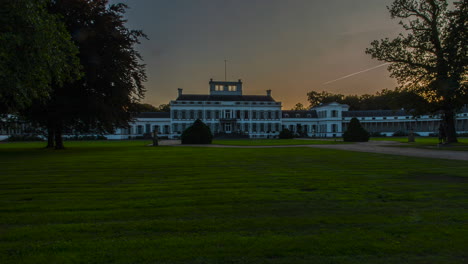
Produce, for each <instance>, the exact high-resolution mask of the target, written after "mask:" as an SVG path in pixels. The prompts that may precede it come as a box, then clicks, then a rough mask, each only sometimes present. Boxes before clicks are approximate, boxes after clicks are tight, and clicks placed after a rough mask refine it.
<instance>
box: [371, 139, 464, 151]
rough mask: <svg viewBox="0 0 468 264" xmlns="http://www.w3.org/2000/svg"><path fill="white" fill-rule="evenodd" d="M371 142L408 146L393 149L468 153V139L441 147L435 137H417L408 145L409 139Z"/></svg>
mask: <svg viewBox="0 0 468 264" xmlns="http://www.w3.org/2000/svg"><path fill="white" fill-rule="evenodd" d="M370 140H371V141H396V142H401V143H406V145H399V146H392V147H412V148H422V149H435V150H455V151H468V138H458V143H451V144H449V145H442V146H439V145H438V144H439V139H438V138H435V137H416V138H415V142H414V143H408V137H380V138H371V139H370Z"/></svg>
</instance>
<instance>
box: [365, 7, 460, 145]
mask: <svg viewBox="0 0 468 264" xmlns="http://www.w3.org/2000/svg"><path fill="white" fill-rule="evenodd" d="M388 9H389V11H390V15H391V18H392V19H395V18H398V19H401V21H400V24H401V25H402V27H403V28H404V29H405V31H406V34H400V35H399V36H398V37H397V38H395V39H393V40H390V39H388V38H386V39H382V40H380V41H373V42H372V43H371V47H370V48H368V49H367V50H366V53H368V54H370V55H371V56H372V58H376V59H378V60H380V61H386V62H389V63H391V64H390V66H389V67H388V69H389V71H390V72H391V76H392V77H394V78H396V79H397V81H398V83H399V84H400V88H401V89H402V90H407V91H414V92H415V93H417V94H418V95H420V96H421V97H423V98H424V99H425V102H426V103H425V104H424V106H423V107H424V109H423V111H431V112H436V111H442V113H443V123H444V124H445V127H446V134H447V141H448V142H457V137H456V131H455V113H456V111H457V110H458V109H460V108H461V107H462V106H463V104H466V102H467V100H468V82H467V79H468V74H467V69H468V57H467V53H468V37H467V34H468V32H467V31H468V30H467V28H468V1H466V0H463V1H458V2H455V9H454V10H452V11H450V10H449V9H448V3H447V1H446V0H395V1H394V2H393V4H392V5H391V6H390V7H388Z"/></svg>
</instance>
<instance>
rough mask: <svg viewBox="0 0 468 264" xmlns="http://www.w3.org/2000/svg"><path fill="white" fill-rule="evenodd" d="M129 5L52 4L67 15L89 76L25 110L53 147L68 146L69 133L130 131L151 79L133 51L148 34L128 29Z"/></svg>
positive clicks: (104, 1)
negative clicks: (65, 135)
mask: <svg viewBox="0 0 468 264" xmlns="http://www.w3.org/2000/svg"><path fill="white" fill-rule="evenodd" d="M126 8H127V6H126V5H124V4H113V5H109V4H108V0H93V1H92V0H55V1H54V2H52V4H51V6H50V10H51V12H52V13H54V14H59V15H61V16H62V17H63V20H64V22H65V25H66V27H67V29H68V31H69V32H72V36H73V41H74V43H75V44H76V45H77V46H78V48H79V59H80V63H81V65H82V68H83V72H84V77H83V78H82V79H80V80H79V81H75V82H73V83H71V84H67V85H64V86H60V85H54V90H53V93H52V95H51V98H50V99H49V100H48V101H47V102H45V103H43V102H36V103H35V104H34V106H33V107H31V108H30V109H28V110H27V111H25V115H26V116H27V117H29V118H30V120H32V121H34V122H36V123H38V124H40V125H43V126H45V127H47V130H48V138H49V140H48V147H53V146H55V148H56V149H61V148H63V141H62V134H63V132H64V130H67V131H70V132H71V131H74V132H81V133H112V132H113V130H114V129H115V128H116V127H127V126H128V122H130V121H131V120H132V119H133V113H134V112H135V111H136V109H135V105H136V104H135V103H137V102H139V101H140V100H141V99H142V98H143V96H144V92H145V89H144V86H143V82H144V81H146V75H145V70H144V65H142V64H141V63H140V60H141V56H140V54H139V53H138V52H137V51H136V50H135V49H134V45H135V44H139V43H140V42H139V39H140V38H141V37H145V35H144V34H143V33H142V32H141V31H138V30H129V29H127V28H126V27H125V22H126V20H124V18H123V14H124V13H125V9H126Z"/></svg>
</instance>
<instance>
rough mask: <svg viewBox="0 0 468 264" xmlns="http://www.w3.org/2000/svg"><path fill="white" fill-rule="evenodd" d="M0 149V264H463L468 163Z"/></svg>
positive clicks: (315, 153)
mask: <svg viewBox="0 0 468 264" xmlns="http://www.w3.org/2000/svg"><path fill="white" fill-rule="evenodd" d="M149 143H150V142H146V141H123V142H66V144H67V147H68V149H66V150H64V151H52V150H43V149H40V147H41V146H42V145H43V144H44V143H8V144H0V186H1V192H0V260H1V261H0V262H1V263H466V262H467V261H468V253H467V251H466V245H467V243H468V239H467V238H468V225H467V224H468V212H467V210H466V209H467V204H468V193H467V192H466V190H467V187H468V175H467V171H468V164H467V163H466V162H459V161H449V160H437V159H421V158H410V157H399V156H391V155H381V154H367V153H356V152H346V151H336V150H326V149H310V148H281V149H222V148H191V147H156V148H152V147H144V145H145V144H149Z"/></svg>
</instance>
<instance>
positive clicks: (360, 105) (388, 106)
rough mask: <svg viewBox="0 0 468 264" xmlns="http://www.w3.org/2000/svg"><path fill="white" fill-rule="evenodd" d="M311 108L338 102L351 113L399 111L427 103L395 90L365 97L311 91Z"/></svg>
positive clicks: (386, 90) (415, 96) (413, 95)
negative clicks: (345, 106) (346, 106)
mask: <svg viewBox="0 0 468 264" xmlns="http://www.w3.org/2000/svg"><path fill="white" fill-rule="evenodd" d="M307 97H308V100H309V102H310V106H311V107H314V106H318V105H320V104H324V103H331V102H337V103H340V104H346V105H348V106H349V110H351V111H360V110H377V109H380V110H398V109H401V108H406V109H415V108H419V107H420V106H421V105H422V104H423V103H424V102H425V101H424V99H423V98H422V97H421V96H419V95H417V94H416V93H414V92H412V91H407V90H402V89H398V88H397V89H395V90H388V89H383V90H382V91H380V92H377V93H376V94H372V95H371V94H364V95H342V94H333V93H330V92H326V91H322V92H316V91H311V92H309V93H307Z"/></svg>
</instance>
